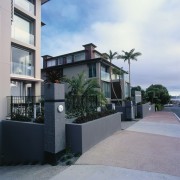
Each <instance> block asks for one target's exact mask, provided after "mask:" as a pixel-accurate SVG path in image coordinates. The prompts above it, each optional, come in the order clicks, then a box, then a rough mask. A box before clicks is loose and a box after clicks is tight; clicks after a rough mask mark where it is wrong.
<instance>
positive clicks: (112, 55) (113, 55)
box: [107, 50, 119, 103]
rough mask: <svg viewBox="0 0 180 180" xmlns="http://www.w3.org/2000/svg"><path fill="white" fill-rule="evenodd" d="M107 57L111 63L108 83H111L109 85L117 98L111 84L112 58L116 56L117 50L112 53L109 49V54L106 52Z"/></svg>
mask: <svg viewBox="0 0 180 180" xmlns="http://www.w3.org/2000/svg"><path fill="white" fill-rule="evenodd" d="M107 57H108V59H109V61H110V63H111V65H110V83H111V87H112V90H113V93H114V95H115V97H116V99H117V100H118V97H117V95H116V92H115V90H114V85H113V83H112V60H113V59H115V58H117V52H114V53H113V52H112V51H111V50H110V51H109V54H107ZM118 103H119V101H118Z"/></svg>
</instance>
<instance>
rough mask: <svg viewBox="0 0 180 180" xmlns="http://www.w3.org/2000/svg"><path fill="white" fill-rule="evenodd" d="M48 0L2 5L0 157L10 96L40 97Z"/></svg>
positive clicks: (5, 0)
mask: <svg viewBox="0 0 180 180" xmlns="http://www.w3.org/2000/svg"><path fill="white" fill-rule="evenodd" d="M47 1H48V0H1V2H0V84H1V86H0V154H1V120H3V119H5V118H6V116H7V96H40V95H41V90H40V89H41V74H40V58H41V54H40V49H41V24H42V23H41V5H42V4H44V3H46V2H47Z"/></svg>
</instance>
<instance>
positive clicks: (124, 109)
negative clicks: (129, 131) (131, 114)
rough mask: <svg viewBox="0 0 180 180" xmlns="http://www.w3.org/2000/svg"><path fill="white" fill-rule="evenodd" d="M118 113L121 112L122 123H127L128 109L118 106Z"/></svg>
mask: <svg viewBox="0 0 180 180" xmlns="http://www.w3.org/2000/svg"><path fill="white" fill-rule="evenodd" d="M116 111H117V112H121V113H122V114H121V121H125V120H126V108H125V107H122V106H116Z"/></svg>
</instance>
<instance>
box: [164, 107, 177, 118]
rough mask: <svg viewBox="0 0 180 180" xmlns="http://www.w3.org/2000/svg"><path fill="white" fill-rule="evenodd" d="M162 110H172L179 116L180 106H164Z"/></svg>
mask: <svg viewBox="0 0 180 180" xmlns="http://www.w3.org/2000/svg"><path fill="white" fill-rule="evenodd" d="M164 111H172V112H174V113H175V114H176V115H177V116H178V117H179V118H180V107H179V106H172V107H165V108H164Z"/></svg>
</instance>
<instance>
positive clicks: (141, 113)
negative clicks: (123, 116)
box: [137, 103, 155, 118]
mask: <svg viewBox="0 0 180 180" xmlns="http://www.w3.org/2000/svg"><path fill="white" fill-rule="evenodd" d="M153 112H155V105H154V104H153V105H151V104H150V103H146V104H142V105H137V115H138V117H140V118H144V117H146V116H148V115H149V114H151V113H153Z"/></svg>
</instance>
